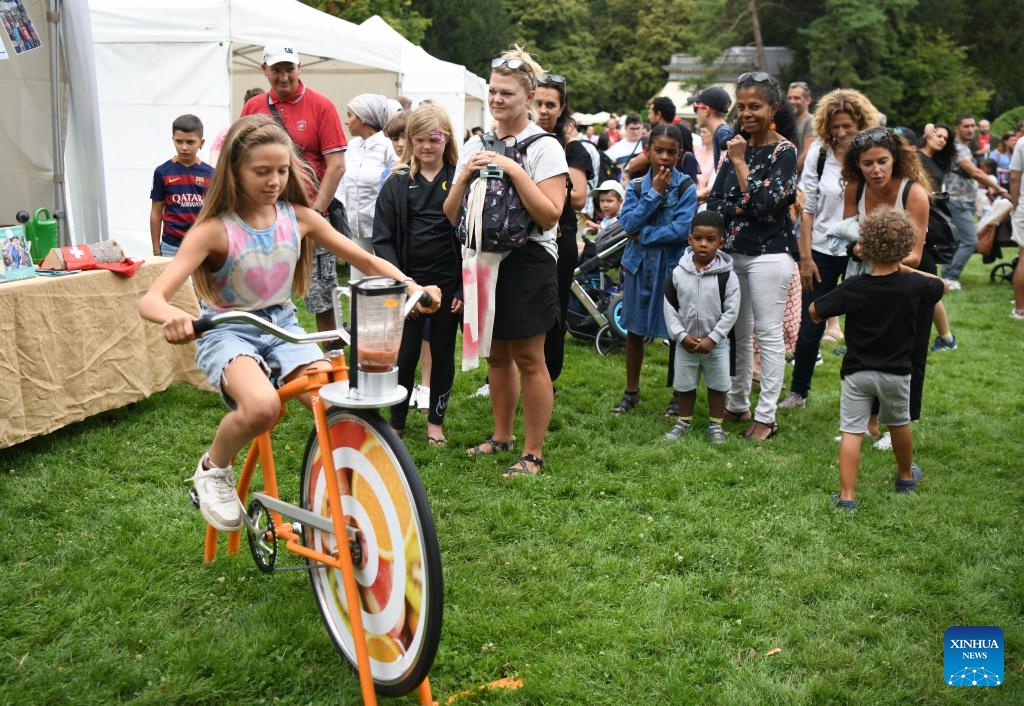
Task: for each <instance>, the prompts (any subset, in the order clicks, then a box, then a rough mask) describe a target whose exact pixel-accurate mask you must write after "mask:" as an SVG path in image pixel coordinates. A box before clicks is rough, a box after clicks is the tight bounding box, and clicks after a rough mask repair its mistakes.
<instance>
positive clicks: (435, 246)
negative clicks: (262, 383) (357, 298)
mask: <svg viewBox="0 0 1024 706" xmlns="http://www.w3.org/2000/svg"><path fill="white" fill-rule="evenodd" d="M458 156H459V155H458V146H457V144H456V142H455V141H454V140H453V139H452V125H451V121H450V120H449V118H448V114H447V113H446V112H445V110H444V108H441V107H440V106H438V105H434V104H429V103H428V104H427V105H424V106H421V107H419V108H417V109H416V110H414V111H412V112H411V113H409V114H408V122H407V124H406V147H405V150H404V153H403V155H402V159H401V161H400V162H399V163H398V164H397V165H396V166H395V169H394V171H393V172H392V173H391V175H390V176H389V177H388V179H387V181H386V182H384V186H383V187H381V190H380V195H379V196H378V197H377V211H376V215H375V217H374V221H373V250H374V252H375V253H376V254H377V255H378V256H379V257H382V258H384V259H385V260H387V261H388V262H391V263H392V264H395V265H398V264H399V263H401V265H399V267H401V268H403V269H402V272H404V273H405V274H407V275H408V276H409V277H411V278H413V279H414V280H415V281H416V282H418V283H419V284H421V285H427V284H435V285H437V286H438V287H439V288H440V289H441V308H440V309H438V311H437V312H436V313H434V314H431V315H430V316H429V319H430V342H429V344H430V355H431V358H432V361H433V362H432V366H431V371H430V409H429V410H428V412H427V442H428V443H429V444H431V445H439V446H444V445H446V444H447V439H446V438H445V436H444V428H443V424H444V415H445V412H446V411H447V409H448V400H449V398H450V397H451V391H452V382H453V381H454V379H455V336H456V334H457V333H458V330H459V320H460V314H461V313H462V268H461V255H460V249H459V243H458V240H457V239H456V237H455V228H454V226H452V224H451V222H450V221H449V220H448V218H447V217H446V216H445V214H444V210H443V208H442V207H443V206H444V201H445V198H446V197H447V196H448V189H449V187H450V186H451V183H452V180H453V178H454V175H455V164H456V162H457V161H458ZM414 316H415V315H414ZM426 320H427V317H423V316H419V317H417V318H411V319H409V320H407V321H406V322H405V330H404V332H403V334H402V346H401V348H400V349H399V353H398V382H399V384H400V385H402V386H404V387H405V388H406V389H407V390H411V389H413V383H414V381H415V375H416V364H417V363H418V362H419V357H420V346H421V343H422V341H423V327H424V324H425V322H426ZM408 412H409V400H408V398H407V399H406V400H404V401H402V402H400V403H398V404H396V405H394V406H393V407H392V408H391V426H392V427H393V428H394V429H395V430H396V431H397V432H398V433H399V434H401V433H402V432H403V431H404V430H405V420H406V416H407V415H408Z"/></svg>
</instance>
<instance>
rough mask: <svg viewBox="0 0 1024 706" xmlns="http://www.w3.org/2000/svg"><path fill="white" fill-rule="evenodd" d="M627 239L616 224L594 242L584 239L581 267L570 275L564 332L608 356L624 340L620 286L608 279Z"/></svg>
mask: <svg viewBox="0 0 1024 706" xmlns="http://www.w3.org/2000/svg"><path fill="white" fill-rule="evenodd" d="M627 242H628V238H627V237H626V232H625V231H624V230H623V228H622V226H621V225H620V224H619V222H618V221H614V222H613V223H611V224H609V225H608V226H605V227H603V228H602V229H601V230H600V231H598V233H597V235H596V236H595V238H594V240H593V241H590V240H588V239H586V238H584V247H583V253H582V254H581V255H580V264H579V267H577V268H576V270H575V272H574V273H573V282H572V293H573V295H574V296H575V298H574V299H570V300H569V308H568V311H567V312H566V322H565V323H566V328H568V329H569V333H571V334H572V335H573V336H575V337H576V338H579V339H583V340H586V341H593V342H594V347H595V348H596V349H597V352H598V353H600V354H601V355H608V354H609V353H610V352H611V351H613V350H615V349H616V348H618V347H620V346H621V345H622V344H623V343H624V342H625V340H626V330H625V329H624V328H622V284H621V283H620V282H619V281H618V278H613V277H612V276H611V270H614V269H616V268H617V267H618V266H619V261H620V260H621V259H622V251H623V250H625V248H626V243H627Z"/></svg>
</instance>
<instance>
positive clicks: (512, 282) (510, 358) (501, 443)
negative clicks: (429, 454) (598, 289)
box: [444, 46, 569, 477]
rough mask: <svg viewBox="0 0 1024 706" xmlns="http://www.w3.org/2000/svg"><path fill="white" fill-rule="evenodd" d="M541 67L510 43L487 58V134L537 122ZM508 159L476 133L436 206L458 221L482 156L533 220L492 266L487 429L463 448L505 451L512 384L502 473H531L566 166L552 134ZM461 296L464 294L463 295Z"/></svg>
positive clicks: (532, 128)
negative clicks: (490, 425) (490, 123)
mask: <svg viewBox="0 0 1024 706" xmlns="http://www.w3.org/2000/svg"><path fill="white" fill-rule="evenodd" d="M543 75H544V70H543V69H542V68H541V67H540V65H539V64H538V63H537V62H536V61H534V60H533V58H532V57H531V56H530V55H529V54H527V53H526V52H525V51H523V50H522V49H521V48H520V47H518V46H513V47H512V49H510V50H509V51H506V52H505V53H504V54H502V55H501V56H500V57H498V58H496V59H494V60H493V61H492V62H491V77H490V82H489V85H488V94H487V105H488V107H489V108H490V110H491V115H492V116H493V117H494V120H495V122H496V127H495V131H494V132H495V135H496V136H497V138H498V139H499V140H504V141H505V142H506V144H511V143H512V142H513V140H514V141H515V142H516V143H521V142H523V141H525V140H526V139H527V138H529V137H530V136H532V135H537V134H541V133H543V132H544V130H543V128H541V127H540V126H538V125H536V124H534V123H531V122H530V118H529V116H528V114H527V110H528V109H529V108H531V106H532V104H533V99H534V96H535V91H536V89H537V83H538V81H539V80H540V78H541V76H543ZM523 162H524V163H523V166H520V165H519V164H518V163H517V161H516V160H514V159H511V158H509V157H506V156H505V155H503V154H498V153H497V152H493V151H490V150H484V149H483V139H482V138H481V137H473V138H471V139H470V140H469V141H468V142H467V143H466V144H465V146H464V147H463V150H462V156H461V157H460V158H459V163H458V165H457V166H456V176H455V181H454V182H453V183H452V187H451V190H450V191H449V193H448V198H447V199H446V200H445V203H444V211H445V214H446V215H447V216H448V219H449V220H450V221H451V222H452V223H456V222H458V218H459V214H460V211H461V210H462V197H463V194H465V193H466V190H467V189H468V188H469V185H470V183H471V182H472V181H473V180H474V178H475V177H476V173H477V172H479V171H480V170H481V169H483V168H485V167H487V166H488V165H489V164H496V165H497V166H498V167H500V168H501V169H502V170H503V172H504V174H506V175H507V176H508V177H509V178H510V179H511V181H512V183H513V185H514V186H515V189H516V191H517V193H518V194H519V198H520V199H521V200H522V202H523V206H524V207H525V208H526V211H527V213H528V214H529V215H530V218H531V219H532V220H533V222H534V224H535V228H533V229H532V230H531V233H530V235H529V240H528V241H527V243H526V244H525V245H523V246H522V247H520V248H516V249H515V250H512V251H510V252H509V253H508V254H507V256H505V257H504V259H502V260H501V264H500V265H499V267H498V276H497V286H496V290H495V292H494V299H493V302H494V327H493V333H492V341H491V348H490V351H489V354H488V356H487V363H488V366H489V372H488V377H487V379H488V382H489V384H490V398H491V410H492V413H493V415H494V430H493V432H492V433H491V435H490V437H488V438H487V439H486V440H485V441H484V442H482V443H480V444H478V445H477V446H474V447H472V448H470V449H468V453H469V455H470V456H478V455H489V454H494V453H499V452H504V451H511V450H512V449H513V447H514V444H515V438H514V437H513V436H512V422H513V419H514V417H515V411H516V405H517V403H518V400H519V395H520V392H522V397H523V426H524V428H525V436H526V439H525V441H524V446H523V454H522V456H521V457H520V458H519V460H518V461H516V462H515V463H514V464H512V466H510V467H509V468H508V469H507V470H506V471H505V473H504V475H505V477H513V476H519V475H531V474H535V473H538V472H540V471H541V470H542V468H543V467H544V456H543V445H544V435H545V433H546V432H547V428H548V423H549V422H550V421H551V407H552V403H553V399H554V396H553V390H552V388H551V376H550V375H549V374H548V369H547V366H546V365H545V360H544V338H545V335H546V333H547V331H548V330H549V329H551V327H553V326H554V325H555V324H557V323H559V315H558V283H557V267H556V262H557V257H558V249H557V244H556V233H557V226H558V219H559V217H560V216H561V214H562V209H563V207H564V205H565V198H566V184H565V182H566V176H567V175H568V173H569V167H568V165H567V164H566V161H565V152H564V151H563V149H562V147H561V145H559V144H558V141H557V140H554V139H550V138H545V137H541V138H539V139H537V140H536V141H535V142H533V143H532V144H531V145H530V147H529V149H528V150H527V151H526V154H525V156H524V159H523ZM467 303H468V299H467Z"/></svg>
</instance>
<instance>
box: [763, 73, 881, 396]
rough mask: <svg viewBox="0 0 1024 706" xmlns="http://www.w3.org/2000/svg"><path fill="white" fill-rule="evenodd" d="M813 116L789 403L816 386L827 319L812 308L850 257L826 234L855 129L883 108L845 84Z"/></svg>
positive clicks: (839, 202)
mask: <svg viewBox="0 0 1024 706" xmlns="http://www.w3.org/2000/svg"><path fill="white" fill-rule="evenodd" d="M812 120H813V129H814V134H815V136H816V139H815V140H814V141H813V142H812V143H811V144H810V146H809V147H808V150H807V158H806V159H805V160H804V168H803V172H802V174H801V177H800V190H801V191H802V192H803V193H804V208H803V213H802V214H801V216H800V262H799V268H800V285H801V289H802V291H803V296H802V302H801V316H800V332H799V334H798V335H797V342H796V356H795V360H794V364H793V380H792V384H791V385H790V391H789V394H788V395H787V396H786V398H785V399H784V400H782V402H781V403H779V406H780V407H783V408H793V407H803V406H804V404H805V403H806V400H807V396H808V394H810V391H811V378H812V377H813V376H814V368H815V364H816V363H817V360H818V355H819V348H820V346H821V339H822V336H823V335H824V333H825V324H824V323H821V324H816V323H814V321H813V320H812V319H811V317H810V314H808V311H807V310H808V307H809V306H810V305H811V303H813V302H815V301H817V300H818V299H819V298H821V297H823V296H825V295H826V294H828V293H829V292H831V291H832V290H833V289H835V288H836V286H837V285H838V284H839V280H840V278H841V277H842V276H843V274H844V273H845V272H846V265H847V262H848V261H849V259H850V258H849V257H848V256H847V255H833V254H831V252H830V251H829V249H828V246H827V245H826V239H825V235H826V233H828V229H829V227H830V226H832V225H834V224H836V223H839V222H840V221H841V220H843V205H844V195H845V184H844V183H843V181H842V174H841V172H842V169H843V159H844V158H845V157H846V152H847V150H848V149H849V147H850V142H851V141H852V140H853V136H854V135H856V134H857V133H858V132H860V131H861V130H864V129H865V128H869V127H875V126H877V125H878V111H877V110H876V109H875V106H874V105H872V104H871V101H869V100H868V99H867V97H866V96H865V95H864V94H862V93H860V92H859V91H855V90H853V89H848V88H839V89H836V90H834V91H832V92H831V93H827V94H825V95H824V96H823V97H822V98H821V100H820V101H819V102H818V107H817V108H816V109H815V111H814V116H813V118H812Z"/></svg>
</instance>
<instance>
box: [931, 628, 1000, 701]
mask: <svg viewBox="0 0 1024 706" xmlns="http://www.w3.org/2000/svg"><path fill="white" fill-rule="evenodd" d="M944 664H945V672H946V673H945V674H944V675H943V676H944V677H945V681H946V684H947V685H949V686H999V685H1000V684H1002V683H1003V677H1004V676H1005V673H1004V672H1003V665H1004V662H1003V631H1002V629H1001V628H997V627H995V626H992V625H980V626H979V625H957V626H954V627H951V628H949V629H948V630H946V635H945V661H944Z"/></svg>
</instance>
